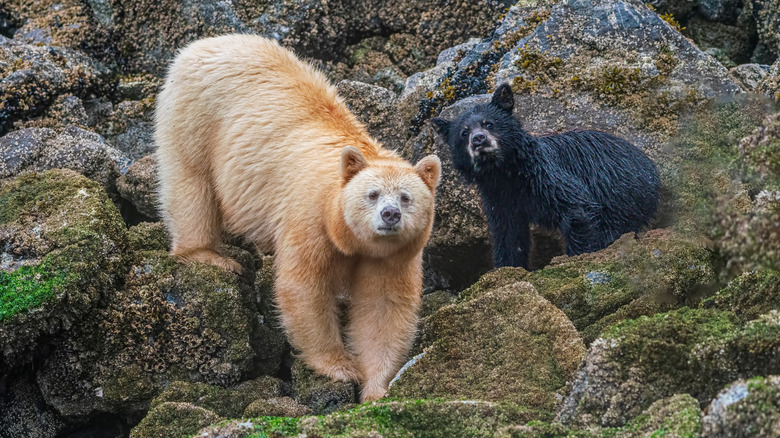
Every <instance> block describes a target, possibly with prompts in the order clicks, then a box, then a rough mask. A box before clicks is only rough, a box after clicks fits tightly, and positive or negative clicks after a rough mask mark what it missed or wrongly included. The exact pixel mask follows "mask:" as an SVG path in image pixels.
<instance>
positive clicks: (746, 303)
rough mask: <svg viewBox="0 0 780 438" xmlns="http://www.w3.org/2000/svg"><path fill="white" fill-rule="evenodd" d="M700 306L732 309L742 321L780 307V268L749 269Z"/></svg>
mask: <svg viewBox="0 0 780 438" xmlns="http://www.w3.org/2000/svg"><path fill="white" fill-rule="evenodd" d="M700 307H702V308H708V309H709V308H715V309H721V310H729V311H732V312H734V314H735V315H736V316H737V318H739V320H740V321H742V322H747V321H750V320H753V319H756V318H758V317H759V316H761V315H763V314H765V313H769V312H771V311H772V310H780V272H778V271H775V270H758V271H752V272H746V273H744V274H742V275H740V276H739V277H737V278H735V279H733V280H731V282H729V284H728V285H727V286H726V287H725V288H723V289H721V290H719V291H718V292H717V293H715V295H713V296H711V297H709V298H707V299H705V300H704V301H702V302H701V304H700Z"/></svg>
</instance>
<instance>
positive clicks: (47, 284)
mask: <svg viewBox="0 0 780 438" xmlns="http://www.w3.org/2000/svg"><path fill="white" fill-rule="evenodd" d="M125 245H126V232H125V226H124V223H123V222H122V218H121V217H120V216H119V212H118V211H117V209H116V207H114V205H113V204H112V203H111V201H110V200H109V199H108V197H107V196H106V193H105V191H104V190H103V189H102V188H101V187H100V186H99V185H98V184H97V183H95V182H93V181H90V180H88V179H86V178H85V177H83V176H81V175H79V174H77V173H76V172H73V171H69V170H53V171H48V172H44V173H41V174H26V175H23V176H20V177H18V178H16V179H12V180H5V181H3V182H0V251H2V252H0V268H1V269H0V297H1V298H2V299H0V303H2V305H1V306H0V349H1V350H2V356H0V370H3V372H7V371H9V368H8V367H10V366H14V365H18V364H21V363H23V362H26V361H27V360H29V359H30V358H31V356H32V353H33V352H34V350H36V349H37V348H36V347H37V343H38V341H39V340H40V339H41V338H42V337H44V336H46V337H50V336H52V335H56V334H58V333H60V332H61V331H62V330H65V329H71V328H72V327H73V326H74V325H78V324H80V323H81V322H82V321H84V318H85V317H86V316H87V315H88V314H89V312H91V311H92V310H93V309H94V308H95V307H96V305H97V304H98V302H99V301H101V300H103V299H106V298H107V297H108V296H109V295H110V294H109V292H111V291H113V290H114V288H115V287H116V286H117V284H118V283H119V280H120V279H121V277H122V276H123V275H124V272H125V270H126V269H127V267H126V266H125V261H126V256H125V254H124V249H125Z"/></svg>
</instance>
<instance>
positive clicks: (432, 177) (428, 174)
mask: <svg viewBox="0 0 780 438" xmlns="http://www.w3.org/2000/svg"><path fill="white" fill-rule="evenodd" d="M414 171H415V172H417V175H420V178H421V179H422V180H423V182H424V183H425V185H426V186H428V188H429V189H431V191H434V190H435V189H436V186H438V185H439V176H440V175H441V160H439V157H437V156H436V155H428V156H427V157H425V158H423V159H422V160H420V161H419V162H417V165H416V166H414Z"/></svg>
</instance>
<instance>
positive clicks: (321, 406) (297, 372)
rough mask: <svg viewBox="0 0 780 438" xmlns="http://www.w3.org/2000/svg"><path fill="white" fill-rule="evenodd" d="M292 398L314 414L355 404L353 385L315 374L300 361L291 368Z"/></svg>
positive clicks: (355, 397) (355, 396) (326, 412)
mask: <svg viewBox="0 0 780 438" xmlns="http://www.w3.org/2000/svg"><path fill="white" fill-rule="evenodd" d="M292 385H293V397H294V398H295V401H296V402H298V403H300V404H302V405H305V406H308V407H309V408H311V409H312V411H314V413H315V414H328V413H330V412H333V411H335V410H337V409H341V408H344V407H347V406H350V405H352V404H354V403H357V401H358V399H357V391H356V387H355V384H353V383H350V382H339V381H336V380H332V379H331V378H330V377H327V376H323V375H320V374H316V373H315V372H314V371H312V370H311V369H309V368H308V367H306V365H305V364H304V363H303V361H301V360H296V361H295V363H294V364H293V366H292Z"/></svg>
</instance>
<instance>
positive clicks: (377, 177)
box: [341, 146, 441, 257]
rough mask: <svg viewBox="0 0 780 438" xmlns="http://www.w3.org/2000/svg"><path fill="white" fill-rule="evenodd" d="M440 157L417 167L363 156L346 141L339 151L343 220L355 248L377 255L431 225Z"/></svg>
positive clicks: (407, 241) (392, 249)
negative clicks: (352, 237) (355, 244)
mask: <svg viewBox="0 0 780 438" xmlns="http://www.w3.org/2000/svg"><path fill="white" fill-rule="evenodd" d="M440 174H441V162H440V161H439V158H438V157H437V156H435V155H429V156H427V157H425V158H423V159H422V160H420V161H419V162H418V163H417V165H416V166H412V165H410V164H409V163H407V162H406V161H404V160H402V159H399V158H397V157H388V158H375V159H372V160H371V161H368V160H366V158H365V157H364V156H363V154H361V153H360V151H359V150H358V149H357V148H355V147H352V146H347V147H345V148H344V149H343V150H342V153H341V181H342V200H341V202H342V207H343V214H344V221H345V223H346V225H347V227H349V229H350V231H351V233H352V234H353V235H354V237H355V239H356V240H357V245H358V247H359V251H360V252H362V253H366V255H371V256H376V257H382V256H386V255H388V254H390V253H393V252H395V251H397V250H398V249H400V248H402V247H405V246H407V245H409V244H410V243H413V242H418V241H419V240H420V239H422V245H424V244H425V242H426V241H427V240H428V236H429V234H430V230H431V226H432V224H433V209H434V197H435V194H436V186H437V185H438V184H439V175H440Z"/></svg>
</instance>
